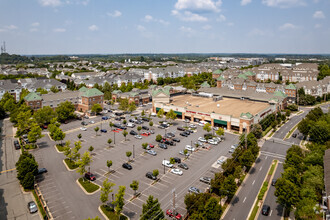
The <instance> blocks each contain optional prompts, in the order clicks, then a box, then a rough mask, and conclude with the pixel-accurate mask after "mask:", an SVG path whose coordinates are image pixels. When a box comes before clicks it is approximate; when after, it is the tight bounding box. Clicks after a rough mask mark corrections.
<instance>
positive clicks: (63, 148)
mask: <svg viewBox="0 0 330 220" xmlns="http://www.w3.org/2000/svg"><path fill="white" fill-rule="evenodd" d="M56 148H57V150H58V151H59V152H63V151H64V150H65V146H63V145H60V144H56Z"/></svg>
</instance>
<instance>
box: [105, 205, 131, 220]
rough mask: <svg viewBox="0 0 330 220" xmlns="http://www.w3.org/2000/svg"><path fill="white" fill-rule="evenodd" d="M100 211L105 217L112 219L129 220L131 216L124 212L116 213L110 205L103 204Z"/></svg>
mask: <svg viewBox="0 0 330 220" xmlns="http://www.w3.org/2000/svg"><path fill="white" fill-rule="evenodd" d="M99 211H100V212H101V214H102V215H103V217H104V218H105V219H108V220H112V219H119V220H126V219H127V220H129V218H128V217H127V216H126V215H124V214H122V213H121V214H120V215H118V214H116V212H115V210H114V208H112V207H110V206H108V205H101V206H99Z"/></svg>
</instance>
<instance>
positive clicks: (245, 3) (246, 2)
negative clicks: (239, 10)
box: [241, 0, 252, 6]
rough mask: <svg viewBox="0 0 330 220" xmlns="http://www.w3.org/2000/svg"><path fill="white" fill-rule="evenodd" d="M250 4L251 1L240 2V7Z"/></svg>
mask: <svg viewBox="0 0 330 220" xmlns="http://www.w3.org/2000/svg"><path fill="white" fill-rule="evenodd" d="M251 2H252V0H242V1H241V5H242V6H244V5H247V4H250V3H251Z"/></svg>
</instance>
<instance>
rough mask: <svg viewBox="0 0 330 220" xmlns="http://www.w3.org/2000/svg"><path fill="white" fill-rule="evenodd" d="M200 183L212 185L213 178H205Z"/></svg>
mask: <svg viewBox="0 0 330 220" xmlns="http://www.w3.org/2000/svg"><path fill="white" fill-rule="evenodd" d="M199 181H201V182H203V183H207V184H211V178H210V177H205V176H203V177H201V178H200V179H199Z"/></svg>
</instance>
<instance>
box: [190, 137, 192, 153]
mask: <svg viewBox="0 0 330 220" xmlns="http://www.w3.org/2000/svg"><path fill="white" fill-rule="evenodd" d="M190 146H191V148H190V154H192V148H193V146H192V140H190Z"/></svg>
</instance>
